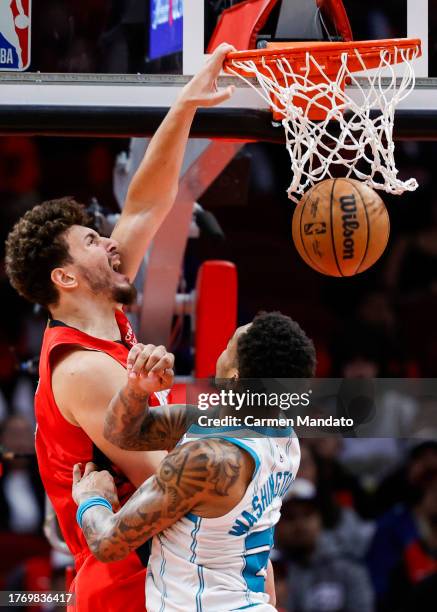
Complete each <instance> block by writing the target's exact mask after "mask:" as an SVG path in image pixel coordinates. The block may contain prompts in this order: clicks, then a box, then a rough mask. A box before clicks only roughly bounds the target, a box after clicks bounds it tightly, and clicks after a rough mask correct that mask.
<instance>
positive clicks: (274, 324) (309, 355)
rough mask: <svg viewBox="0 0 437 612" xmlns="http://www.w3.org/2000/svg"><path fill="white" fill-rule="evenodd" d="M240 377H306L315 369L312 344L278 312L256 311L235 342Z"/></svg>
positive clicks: (301, 330)
mask: <svg viewBox="0 0 437 612" xmlns="http://www.w3.org/2000/svg"><path fill="white" fill-rule="evenodd" d="M237 361H238V371H239V377H240V378H310V377H312V376H314V373H315V369H316V351H315V348H314V344H313V342H312V340H310V338H308V336H307V335H306V334H305V332H304V331H303V329H302V328H301V327H300V325H298V323H296V321H293V320H292V319H291V318H290V317H287V316H285V315H283V314H281V313H280V312H262V313H260V314H258V315H257V316H256V317H255V318H254V320H253V323H252V325H251V326H250V327H249V329H248V330H247V332H246V333H244V334H242V335H241V336H240V337H239V339H238V343H237Z"/></svg>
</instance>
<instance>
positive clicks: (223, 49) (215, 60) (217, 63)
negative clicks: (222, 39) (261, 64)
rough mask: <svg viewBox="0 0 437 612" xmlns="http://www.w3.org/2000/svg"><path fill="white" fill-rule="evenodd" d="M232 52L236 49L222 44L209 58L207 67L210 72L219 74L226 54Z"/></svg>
mask: <svg viewBox="0 0 437 612" xmlns="http://www.w3.org/2000/svg"><path fill="white" fill-rule="evenodd" d="M232 51H236V49H235V47H233V46H232V45H230V44H228V43H222V44H221V45H219V46H218V47H217V49H216V50H215V51H214V53H213V54H212V55H211V57H210V62H209V67H210V68H211V70H213V71H214V72H220V70H221V68H222V66H223V62H224V59H225V57H226V56H227V54H228V53H231V52H232Z"/></svg>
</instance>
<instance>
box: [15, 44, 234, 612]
mask: <svg viewBox="0 0 437 612" xmlns="http://www.w3.org/2000/svg"><path fill="white" fill-rule="evenodd" d="M231 50H232V47H230V46H229V45H221V46H220V47H219V48H218V49H217V50H216V52H215V53H214V54H213V55H212V57H211V58H210V59H209V61H208V62H207V64H206V65H205V66H204V68H203V69H202V70H201V71H200V72H199V73H198V74H197V75H196V76H195V77H194V78H193V79H192V80H191V81H190V82H189V83H188V84H187V85H186V86H185V87H184V88H183V89H182V91H181V94H180V95H179V97H178V99H177V101H176V102H175V104H174V105H173V107H172V108H171V109H170V111H169V113H168V114H167V116H166V118H165V119H164V121H163V122H162V124H161V126H160V128H159V129H158V131H157V132H156V134H155V136H154V137H153V139H152V140H151V142H150V144H149V146H148V149H147V152H146V155H145V157H144V159H143V161H142V163H141V164H140V167H139V169H138V171H137V172H136V174H135V176H134V178H133V179H132V182H131V184H130V186H129V190H128V193H127V198H126V202H125V205H124V208H123V212H122V214H121V217H120V220H119V222H118V223H117V225H116V227H115V229H114V231H113V233H112V236H111V237H110V238H103V237H102V236H99V235H98V234H97V232H95V231H94V230H93V229H91V228H90V227H88V221H87V218H86V215H85V213H84V209H83V207H81V206H80V205H78V204H77V203H76V202H75V201H74V200H72V199H71V198H62V199H60V200H54V201H51V202H45V203H43V204H41V205H39V206H36V207H35V208H33V209H32V210H30V211H28V212H27V213H26V214H25V215H24V217H23V218H22V219H21V220H20V221H19V222H18V223H17V224H16V225H15V227H14V228H13V230H12V231H11V233H10V235H9V237H8V240H7V243H6V270H7V274H8V276H9V279H10V281H11V283H12V285H13V286H14V287H15V288H16V289H17V291H18V292H19V293H20V294H21V295H23V296H24V297H25V298H27V299H28V300H30V301H32V302H36V303H39V304H42V305H43V306H45V307H46V309H47V310H48V311H49V313H50V320H49V323H48V326H47V329H46V332H45V335H44V341H43V347H42V352H41V360H40V384H39V388H38V390H37V393H36V406H35V409H36V417H37V434H36V450H37V456H38V462H39V466H40V471H41V477H42V479H43V482H44V486H45V488H46V490H47V493H48V495H49V497H50V499H51V502H52V503H53V506H54V508H55V511H56V514H57V516H58V519H59V523H60V526H61V530H62V533H63V536H64V538H65V540H66V542H67V544H68V546H69V548H70V550H71V552H72V554H73V555H74V558H75V566H76V570H77V575H76V578H75V581H74V583H73V589H74V591H75V593H76V604H75V608H74V609H75V610H76V611H79V612H88V611H90V612H91V611H93V612H98V611H100V610H102V611H103V610H104V611H105V612H119V611H120V610H123V612H137V611H140V610H144V607H145V602H144V599H145V596H144V581H145V567H144V564H145V563H146V561H147V551H144V550H138V551H136V552H133V553H131V554H130V555H129V556H128V557H127V558H126V559H125V560H123V561H120V562H117V563H114V564H112V565H111V566H108V565H105V564H102V563H100V562H99V561H97V560H96V559H95V558H94V557H93V556H92V555H91V553H90V551H89V550H88V547H87V545H86V542H85V539H84V538H83V536H82V534H81V532H80V530H79V529H78V527H77V525H76V521H75V511H76V508H75V505H74V502H73V500H72V499H71V494H70V491H71V485H72V478H71V472H72V467H73V465H74V464H75V463H84V464H85V463H86V462H88V461H91V460H94V461H95V462H96V463H97V464H98V465H99V467H100V466H101V467H106V468H109V469H110V471H111V472H112V474H113V475H114V476H115V478H116V483H117V490H118V493H119V497H120V503H121V504H123V503H124V501H126V499H128V497H129V496H130V495H131V494H132V492H133V490H134V488H135V487H137V486H139V485H140V484H141V483H143V482H144V480H145V479H146V478H148V477H149V476H150V475H151V474H152V473H153V472H154V470H155V467H156V466H157V464H158V462H159V460H160V454H159V455H158V456H154V455H155V453H150V452H144V453H143V452H141V453H137V452H131V451H125V450H120V449H119V448H117V447H115V446H114V445H112V444H111V443H110V442H107V441H106V440H105V439H104V437H103V423H104V416H105V412H106V409H107V407H108V404H109V402H110V401H111V399H112V397H113V396H114V394H116V393H117V392H118V391H119V390H120V389H121V388H122V387H123V385H124V384H125V376H126V375H125V371H126V370H125V368H126V359H127V355H128V352H129V349H130V348H131V346H132V345H133V344H134V343H135V342H136V340H135V337H134V335H133V332H132V329H131V328H130V326H129V323H128V321H127V319H126V317H125V316H124V314H123V312H122V311H121V309H120V306H121V305H122V304H129V303H131V302H132V300H133V298H134V294H135V291H134V287H133V285H132V284H131V283H132V280H133V279H134V277H135V275H136V273H137V271H138V268H139V265H140V263H141V261H142V259H143V257H144V253H145V251H146V249H147V247H148V245H149V244H150V241H151V239H152V238H153V236H154V234H155V233H156V231H157V230H158V228H159V226H160V225H161V223H162V222H163V220H164V218H165V216H166V215H167V213H168V211H169V210H170V208H171V206H172V204H173V202H174V199H175V196H176V193H177V189H178V179H179V172H180V168H181V164H182V160H183V156H184V151H185V146H186V143H187V139H188V135H189V130H190V126H191V123H192V120H193V117H194V114H195V112H196V109H197V108H198V107H200V106H214V105H216V104H219V103H220V102H223V101H224V100H226V99H227V98H229V97H230V96H231V94H232V88H227V89H225V90H222V91H218V90H217V87H216V80H217V77H218V75H219V73H220V69H221V67H222V63H223V59H224V57H225V55H226V54H227V53H228V52H229V51H231ZM143 357H144V362H145V363H146V362H147V363H148V366H149V367H150V366H151V365H153V366H155V368H154V369H155V370H156V371H157V372H159V375H160V377H161V380H162V388H163V389H166V388H168V387H169V386H171V383H172V376H173V370H172V367H173V356H172V355H171V354H169V353H167V352H166V350H165V349H164V347H157V348H155V347H153V348H151V347H147V346H146V347H145V349H144V356H143Z"/></svg>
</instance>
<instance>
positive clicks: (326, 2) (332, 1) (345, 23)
mask: <svg viewBox="0 0 437 612" xmlns="http://www.w3.org/2000/svg"><path fill="white" fill-rule="evenodd" d="M317 6H318V7H319V8H320V10H321V11H322V13H323V14H324V15H325V16H327V17H328V18H329V19H330V20H331V21H332V23H333V25H334V26H335V28H336V30H337V32H338V33H339V35H340V36H341V37H342V39H343V40H344V42H351V41H352V40H353V39H354V37H353V34H352V28H351V24H350V22H349V18H348V16H347V13H346V9H345V8H344V4H343V0H317Z"/></svg>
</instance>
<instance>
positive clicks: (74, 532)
mask: <svg viewBox="0 0 437 612" xmlns="http://www.w3.org/2000/svg"><path fill="white" fill-rule="evenodd" d="M115 317H116V320H117V323H118V326H119V329H120V333H121V338H122V342H113V341H108V340H101V339H99V338H94V337H93V336H89V335H88V334H86V333H84V332H82V331H80V330H78V329H75V328H72V327H68V326H66V325H64V324H62V323H60V322H57V321H52V322H50V324H49V325H48V327H47V328H46V331H45V333H44V339H43V345H42V350H41V357H40V364H39V376H40V378H39V384H38V388H37V391H36V394H35V415H36V422H37V429H36V440H35V444H36V454H37V458H38V466H39V471H40V474H41V479H42V481H43V484H44V487H45V490H46V492H47V494H48V496H49V498H50V501H51V503H52V504H53V507H54V509H55V512H56V515H57V518H58V521H59V525H60V528H61V531H62V535H63V537H64V539H65V542H66V543H67V545H68V548H69V549H70V551H71V553H72V554H73V556H74V559H75V566H76V570H77V571H78V574H77V576H76V579H75V584H74V590H75V592H76V604H75V607H74V608H73V609H74V610H77V611H80V612H85V611H88V610H89V611H91V610H93V611H99V610H102V611H103V610H105V611H110V612H112V611H113V612H118V611H119V610H123V612H137V611H138V612H139V611H140V610H144V607H145V605H144V598H145V595H144V593H145V567H144V564H145V563H147V554H146V553H145V550H146V548H147V547H142V548H141V549H139V550H138V551H137V552H133V553H131V554H130V555H129V556H128V557H126V559H124V560H122V561H117V562H115V563H109V564H104V563H100V562H99V561H98V560H97V559H95V558H94V557H93V556H92V555H91V552H90V550H89V548H88V545H87V543H86V540H85V538H84V536H83V534H82V531H81V529H80V528H79V526H78V524H77V522H76V510H77V507H76V504H75V502H74V501H73V499H72V496H71V487H72V469H73V465H74V464H75V463H82V464H85V463H86V462H87V461H94V462H95V463H96V464H97V466H98V467H99V468H100V469H108V470H109V471H110V472H111V473H112V475H113V476H114V478H115V482H116V486H117V491H118V495H119V498H120V502H121V504H124V503H125V502H126V500H127V499H128V498H129V497H130V496H131V495H132V493H133V492H134V490H135V487H134V486H133V485H132V484H131V483H130V482H129V481H128V479H127V477H126V476H125V475H124V474H123V473H122V472H121V470H119V469H118V468H117V467H116V466H114V465H113V464H111V462H110V461H109V460H108V459H107V458H106V457H105V456H104V455H103V453H101V451H99V450H98V449H97V448H96V447H95V445H94V444H93V442H92V440H91V438H89V437H88V435H87V434H86V433H85V432H84V431H83V429H81V428H80V427H77V426H75V425H72V424H71V423H69V422H68V421H67V420H66V419H65V418H64V417H63V415H62V414H61V412H60V410H59V408H58V406H57V405H56V402H55V398H54V396H53V392H52V386H51V378H52V371H53V367H54V364H55V363H56V360H57V359H59V357H60V355H61V354H62V353H63V352H65V350H68V347H71V346H77V347H80V348H81V349H85V350H91V351H100V352H103V353H106V354H107V355H110V356H111V357H112V358H113V359H115V360H116V361H118V363H120V364H121V365H122V366H123V367H126V360H127V356H128V353H129V349H130V348H131V346H133V344H135V343H136V338H135V334H134V333H133V330H132V327H131V325H130V323H129V321H128V319H127V317H126V316H125V314H124V313H123V312H121V311H116V313H115ZM97 384H98V382H97ZM152 399H153V398H152ZM157 403H158V401H157V400H156V399H155V401H152V402H151V404H157ZM140 559H142V562H141V561H140Z"/></svg>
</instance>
